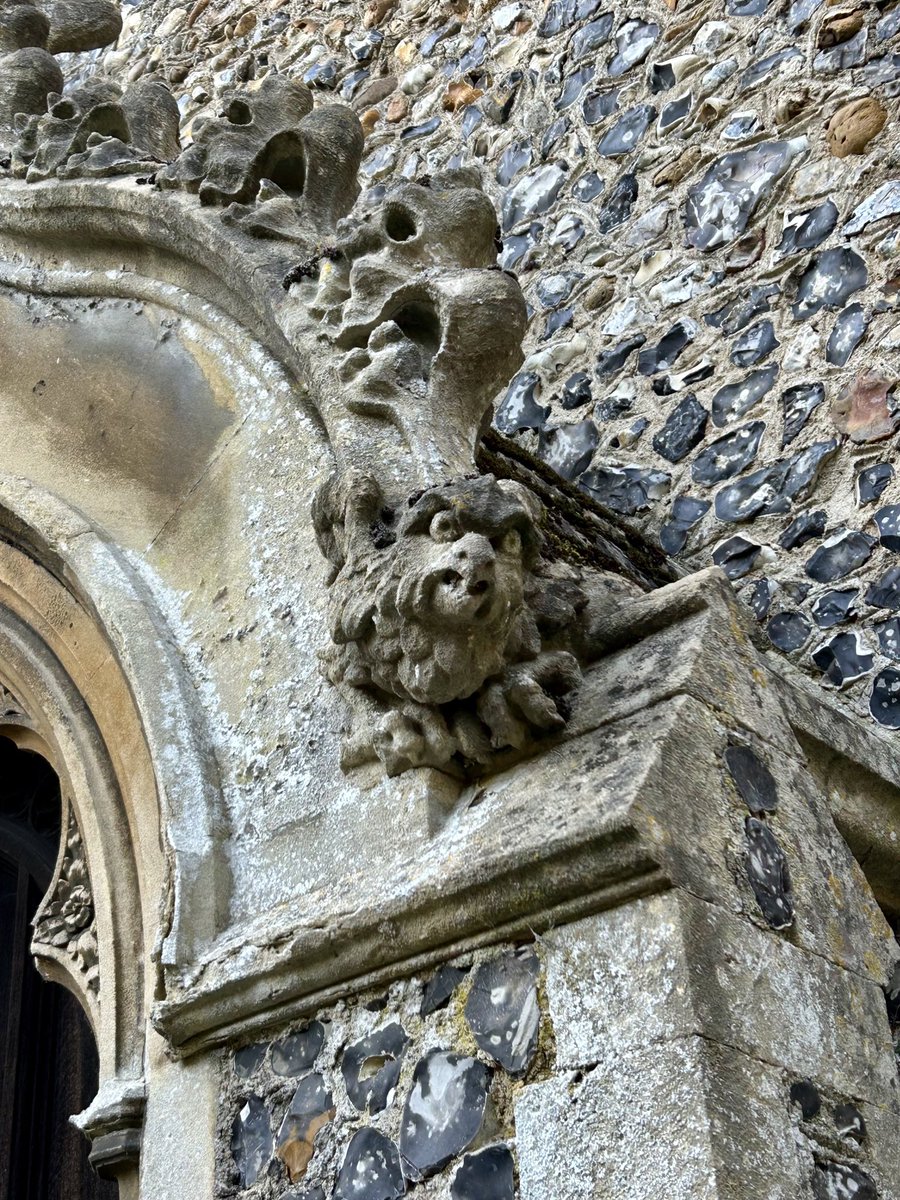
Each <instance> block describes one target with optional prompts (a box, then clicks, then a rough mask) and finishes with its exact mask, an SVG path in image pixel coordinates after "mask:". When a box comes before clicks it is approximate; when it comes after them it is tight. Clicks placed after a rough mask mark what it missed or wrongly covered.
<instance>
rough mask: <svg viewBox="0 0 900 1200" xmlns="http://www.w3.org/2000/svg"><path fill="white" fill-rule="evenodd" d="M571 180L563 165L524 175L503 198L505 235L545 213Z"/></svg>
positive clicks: (547, 164)
mask: <svg viewBox="0 0 900 1200" xmlns="http://www.w3.org/2000/svg"><path fill="white" fill-rule="evenodd" d="M567 177H568V172H567V170H566V168H565V167H564V166H562V165H560V164H559V163H545V165H544V166H542V167H538V168H537V170H536V171H531V172H530V173H529V174H528V175H523V176H522V178H521V179H520V180H519V181H518V183H514V184H513V186H512V187H511V188H510V189H509V191H507V193H506V195H505V196H504V197H503V204H502V206H501V217H502V221H503V231H504V233H506V232H507V231H508V230H510V229H512V228H513V226H514V225H518V224H519V222H520V221H524V220H527V218H529V217H533V216H539V215H540V214H541V213H545V212H546V211H547V209H548V208H550V207H551V206H552V205H553V203H554V201H555V200H556V197H557V196H558V195H559V190H560V188H561V187H562V185H563V184H564V183H565V181H566V179H567Z"/></svg>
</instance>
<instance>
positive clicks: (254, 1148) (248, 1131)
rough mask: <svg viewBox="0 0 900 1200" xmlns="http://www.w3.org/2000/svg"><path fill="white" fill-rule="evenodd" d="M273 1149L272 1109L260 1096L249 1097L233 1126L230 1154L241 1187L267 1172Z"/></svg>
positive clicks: (247, 1185) (248, 1184) (246, 1185)
mask: <svg viewBox="0 0 900 1200" xmlns="http://www.w3.org/2000/svg"><path fill="white" fill-rule="evenodd" d="M274 1149H275V1143H274V1140H273V1138H272V1125H271V1123H270V1121H269V1111H268V1109H267V1108H266V1106H265V1104H264V1103H263V1102H262V1100H260V1098H259V1096H250V1097H249V1099H248V1100H247V1101H246V1103H245V1104H244V1105H243V1107H242V1108H241V1110H240V1111H239V1112H238V1115H237V1116H236V1117H235V1118H234V1121H233V1123H232V1126H231V1153H232V1156H233V1157H234V1162H235V1166H236V1167H237V1169H238V1171H240V1174H241V1187H250V1185H251V1184H254V1183H256V1181H257V1179H259V1178H260V1177H261V1176H262V1175H263V1174H265V1171H266V1169H267V1168H268V1166H269V1163H270V1162H271V1160H272V1152H273V1150H274Z"/></svg>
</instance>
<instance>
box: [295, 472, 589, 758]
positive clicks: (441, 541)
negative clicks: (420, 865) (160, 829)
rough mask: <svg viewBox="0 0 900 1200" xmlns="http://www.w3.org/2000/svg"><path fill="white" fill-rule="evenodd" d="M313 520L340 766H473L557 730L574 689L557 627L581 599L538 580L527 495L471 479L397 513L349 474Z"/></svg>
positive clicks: (556, 582) (536, 541) (537, 510)
mask: <svg viewBox="0 0 900 1200" xmlns="http://www.w3.org/2000/svg"><path fill="white" fill-rule="evenodd" d="M314 516H315V521H316V529H317V532H318V533H319V536H320V541H321V545H322V548H323V550H324V552H325V553H326V555H327V556H328V558H329V560H330V562H331V563H332V566H333V568H334V571H335V574H334V577H333V582H332V590H331V630H330V632H331V637H332V644H331V646H329V647H328V649H327V650H326V651H325V652H324V655H323V658H324V662H325V670H326V674H327V676H328V678H329V679H330V680H331V681H332V682H333V683H335V684H337V685H339V686H341V687H343V688H344V690H345V694H347V696H348V699H349V700H350V703H351V707H352V709H353V716H354V722H353V726H352V728H351V732H350V736H349V738H348V740H347V742H346V745H345V750H344V756H343V762H344V765H345V766H347V767H351V766H357V765H360V764H361V763H363V762H366V761H369V760H371V759H372V758H374V757H377V758H378V759H380V760H381V761H382V762H383V763H384V765H385V768H386V770H387V772H388V774H390V775H396V774H399V773H400V772H401V771H403V770H406V769H408V768H409V767H416V766H435V767H442V768H445V767H448V766H454V767H465V766H466V765H467V764H482V763H486V762H488V761H489V760H490V758H491V756H492V754H493V753H494V751H496V750H500V749H505V748H508V747H514V748H517V749H519V748H521V747H523V746H524V745H525V744H526V742H527V741H528V740H529V739H530V738H531V737H532V736H534V734H535V733H541V732H545V731H549V730H555V729H559V728H560V727H561V726H562V725H564V724H565V707H564V705H563V704H562V703H561V701H562V698H563V697H564V696H565V695H566V693H568V692H570V691H571V690H572V688H573V687H575V686H576V685H577V683H578V682H579V680H580V670H579V666H578V662H577V660H576V659H575V658H574V657H573V655H572V654H571V653H569V652H568V650H567V649H565V648H564V646H565V642H564V637H565V630H566V627H567V626H568V625H569V623H570V622H572V621H573V620H574V619H575V617H576V615H577V613H578V612H579V611H580V610H581V609H583V608H584V606H585V604H586V596H585V595H584V593H583V591H582V590H581V588H580V586H579V582H578V579H577V576H576V575H575V573H574V572H571V573H569V575H568V577H565V576H564V577H562V578H560V577H557V578H552V577H551V576H550V574H549V572H547V571H546V570H545V571H544V572H543V573H542V563H541V559H540V549H541V533H540V528H539V525H540V518H541V505H540V503H539V502H538V501H537V500H536V498H535V497H534V496H533V495H532V494H531V493H529V492H528V490H527V489H526V488H523V487H522V486H521V485H519V484H516V483H513V482H510V481H508V480H502V481H498V480H496V479H494V478H493V477H492V476H490V475H485V476H477V477H475V478H471V479H464V480H461V481H456V482H452V483H449V484H445V485H443V486H438V487H435V488H431V489H429V490H427V491H425V492H424V493H423V494H422V495H420V496H411V497H409V499H408V500H407V502H406V504H405V505H404V506H402V507H401V509H400V510H399V511H395V510H393V509H391V508H389V507H387V506H386V505H385V503H384V497H383V495H382V493H381V492H380V490H379V488H378V486H377V484H375V483H374V481H373V480H372V479H371V477H369V478H362V479H360V478H357V477H354V476H353V475H352V474H351V475H350V476H349V477H345V478H338V479H337V480H335V481H332V483H331V484H330V485H329V486H328V487H326V488H325V489H323V492H322V493H320V495H319V496H318V497H317V500H316V504H315V508H314Z"/></svg>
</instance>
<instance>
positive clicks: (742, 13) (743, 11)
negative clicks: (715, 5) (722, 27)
mask: <svg viewBox="0 0 900 1200" xmlns="http://www.w3.org/2000/svg"><path fill="white" fill-rule="evenodd" d="M768 7H769V0H725V11H726V12H728V13H731V15H732V16H734V17H758V16H759V15H760V13H764V12H765V11H766V9H767V8H768Z"/></svg>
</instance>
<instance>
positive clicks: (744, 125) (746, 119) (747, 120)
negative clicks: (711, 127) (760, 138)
mask: <svg viewBox="0 0 900 1200" xmlns="http://www.w3.org/2000/svg"><path fill="white" fill-rule="evenodd" d="M759 127H760V119H759V114H758V113H755V112H746V113H738V114H737V115H736V116H734V117H732V118H731V120H730V121H729V122H728V124H727V125H726V126H725V128H724V129H723V130H722V137H723V138H724V139H725V141H726V142H739V141H741V139H742V138H745V137H749V136H750V134H751V133H756V131H757V130H758V129H759Z"/></svg>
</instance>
